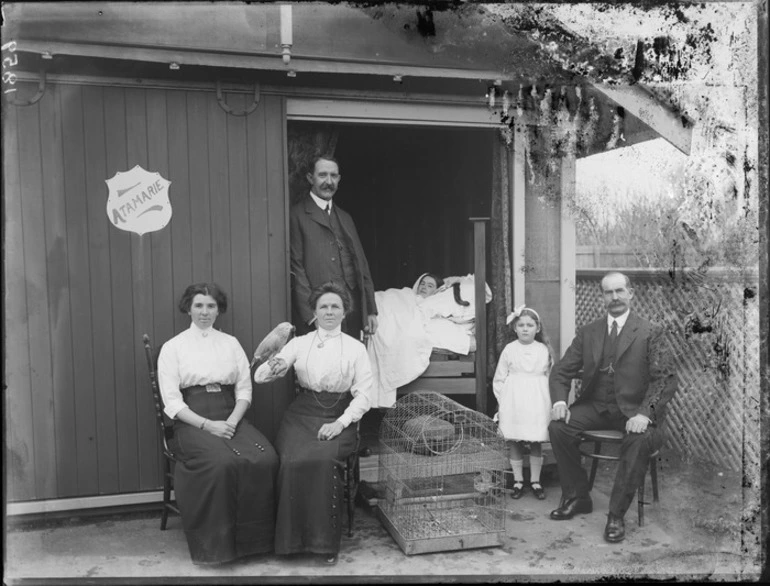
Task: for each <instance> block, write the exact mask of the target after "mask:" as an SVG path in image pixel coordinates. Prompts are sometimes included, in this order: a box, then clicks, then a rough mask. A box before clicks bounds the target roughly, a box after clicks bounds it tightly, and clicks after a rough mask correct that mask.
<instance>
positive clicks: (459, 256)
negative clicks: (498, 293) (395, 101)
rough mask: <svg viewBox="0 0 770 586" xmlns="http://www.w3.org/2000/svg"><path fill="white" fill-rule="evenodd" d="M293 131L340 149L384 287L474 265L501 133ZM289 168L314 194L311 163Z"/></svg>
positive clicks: (370, 432)
mask: <svg viewBox="0 0 770 586" xmlns="http://www.w3.org/2000/svg"><path fill="white" fill-rule="evenodd" d="M288 128H289V152H290V153H298V152H301V153H303V155H302V156H303V157H304V158H305V159H306V160H308V161H309V160H310V159H311V158H312V155H311V152H313V151H322V152H328V151H329V150H331V151H332V152H333V154H334V156H335V158H336V159H337V161H338V162H339V165H340V173H341V175H342V180H341V182H340V187H339V190H338V191H337V194H336V195H335V198H334V199H335V202H336V203H337V204H338V205H339V206H340V207H341V208H343V209H344V210H346V211H348V212H349V213H350V214H351V215H352V216H353V220H354V221H355V224H356V228H357V230H358V233H359V236H360V238H361V242H362V244H363V247H364V250H365V252H366V257H367V260H368V262H369V267H370V270H371V273H372V279H373V281H374V286H375V289H376V290H378V291H381V290H385V289H389V288H392V287H395V288H401V287H411V286H412V284H413V283H414V281H415V280H416V279H417V277H418V276H419V275H420V274H422V273H423V272H426V271H429V272H433V273H436V274H438V275H441V276H442V277H446V276H450V275H466V274H468V273H472V272H473V253H474V251H473V226H472V223H471V222H470V221H469V218H471V217H488V216H489V214H490V211H491V201H492V152H493V151H492V149H493V148H494V147H495V140H496V136H495V132H494V131H493V130H489V129H474V128H449V127H424V126H423V127H417V126H412V125H410V126H406V125H370V124H344V123H323V124H320V123H315V122H302V121H290V122H289V127H288ZM301 141H304V143H305V144H303V145H299V144H297V143H299V142H301ZM300 158H302V157H297V159H300ZM289 165H290V167H289V172H290V177H291V191H292V193H291V196H292V201H296V200H297V199H298V198H300V197H304V196H305V194H306V193H307V189H308V186H307V182H306V181H305V180H304V173H305V172H306V171H307V169H304V170H300V169H299V168H298V167H297V165H298V163H297V161H296V160H291V157H290V162H289ZM487 252H489V238H488V239H487ZM487 258H488V259H489V254H487ZM487 271H489V267H487ZM488 274H489V273H488ZM461 399H468V400H471V399H472V398H466V397H461ZM465 402H466V401H463V403H465ZM382 414H383V412H382V411H380V412H378V411H377V410H373V411H372V412H370V413H368V414H367V415H366V416H365V417H364V418H363V420H362V422H361V435H362V441H363V443H364V445H367V446H370V447H372V448H373V449H374V450H375V451H376V445H377V432H378V428H379V422H380V420H381V418H382Z"/></svg>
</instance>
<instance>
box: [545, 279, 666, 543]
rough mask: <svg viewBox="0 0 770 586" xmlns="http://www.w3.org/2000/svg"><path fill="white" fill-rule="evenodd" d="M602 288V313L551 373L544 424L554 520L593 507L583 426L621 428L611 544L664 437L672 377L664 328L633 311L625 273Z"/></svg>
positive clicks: (607, 531) (609, 528) (621, 534)
mask: <svg viewBox="0 0 770 586" xmlns="http://www.w3.org/2000/svg"><path fill="white" fill-rule="evenodd" d="M601 288H602V296H603V299H604V306H605V308H606V309H607V315H605V316H602V317H601V318H600V319H598V320H596V321H594V322H592V323H590V324H588V325H587V326H585V327H583V328H582V329H581V330H580V331H579V332H578V333H577V335H576V336H575V339H574V340H573V341H572V345H571V346H570V347H569V348H568V349H567V352H566V353H565V354H564V357H563V358H562V359H561V361H560V362H559V363H558V364H557V365H556V366H555V367H554V369H553V370H552V371H551V376H550V380H549V386H550V390H551V401H552V402H553V412H552V421H551V424H550V426H549V428H548V430H549V435H550V440H551V447H552V448H553V453H554V456H555V458H556V464H557V467H558V469H559V479H560V481H561V487H562V500H561V504H560V506H559V508H557V509H555V510H554V511H552V512H551V519H555V520H565V519H571V518H572V517H573V516H574V515H576V514H579V513H590V512H591V511H592V509H593V504H592V502H591V497H590V496H589V494H588V478H587V475H586V472H585V470H584V469H583V467H582V465H581V461H580V452H579V450H578V446H579V444H580V438H579V436H580V432H581V431H583V430H591V429H615V430H619V431H624V432H625V437H624V439H623V443H622V444H621V448H620V460H619V462H618V469H617V474H616V476H615V483H614V485H613V488H612V494H611V496H610V507H609V509H610V510H609V516H608V519H607V525H606V527H605V530H604V538H605V539H606V540H607V541H609V542H611V543H615V542H618V541H622V540H623V538H624V537H625V524H624V521H623V517H624V515H625V513H626V511H627V510H628V508H629V506H630V505H631V503H632V502H633V499H634V495H635V493H636V490H637V489H638V487H639V486H640V485H641V483H642V482H644V476H645V472H646V469H647V465H648V464H649V459H650V454H651V453H653V452H654V451H655V450H656V449H658V448H660V446H661V445H662V444H663V441H664V439H665V438H664V432H663V424H664V421H665V406H666V403H668V401H669V400H671V397H672V396H673V395H674V392H675V391H676V388H677V382H676V373H675V371H674V366H673V361H672V360H671V356H670V355H669V354H668V353H667V352H666V349H665V347H664V344H663V332H662V329H661V328H660V327H659V326H657V325H655V324H653V323H651V322H650V321H648V320H646V319H643V318H641V317H639V316H638V315H637V314H636V313H634V312H632V311H630V308H631V302H632V300H633V298H634V290H633V289H632V288H631V283H630V281H629V280H628V277H627V276H626V275H624V274H622V273H617V272H611V273H607V274H606V275H605V276H604V278H603V279H602V282H601ZM581 371H582V385H581V389H582V392H581V393H580V396H579V398H578V399H577V400H576V401H575V402H574V403H573V404H572V405H571V406H569V407H568V406H567V398H568V396H569V391H570V388H571V383H572V379H574V378H577V377H578V375H579V374H580V373H581Z"/></svg>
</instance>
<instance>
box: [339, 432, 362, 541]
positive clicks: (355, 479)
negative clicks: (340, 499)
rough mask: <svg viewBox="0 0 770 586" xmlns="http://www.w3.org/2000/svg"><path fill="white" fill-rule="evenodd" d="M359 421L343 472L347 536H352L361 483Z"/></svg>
mask: <svg viewBox="0 0 770 586" xmlns="http://www.w3.org/2000/svg"><path fill="white" fill-rule="evenodd" d="M360 424H361V422H360V421H358V422H356V449H355V450H353V452H352V453H351V454H350V455H349V456H348V457H347V460H346V461H345V470H344V472H343V475H344V481H345V492H344V495H345V502H346V503H347V507H348V537H353V518H354V516H355V509H356V497H357V496H358V487H359V485H360V483H361V461H360V456H361V425H360Z"/></svg>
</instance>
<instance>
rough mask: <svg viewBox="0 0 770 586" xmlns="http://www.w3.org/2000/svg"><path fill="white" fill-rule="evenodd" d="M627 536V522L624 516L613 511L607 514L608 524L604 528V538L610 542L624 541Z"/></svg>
mask: <svg viewBox="0 0 770 586" xmlns="http://www.w3.org/2000/svg"><path fill="white" fill-rule="evenodd" d="M625 537H626V524H625V523H624V522H623V517H616V516H615V515H613V514H612V513H610V514H609V515H607V526H606V527H605V528H604V539H605V540H606V541H609V542H610V543H617V542H619V541H623V539H625Z"/></svg>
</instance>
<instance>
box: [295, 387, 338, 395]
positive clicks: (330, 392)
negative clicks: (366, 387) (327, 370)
mask: <svg viewBox="0 0 770 586" xmlns="http://www.w3.org/2000/svg"><path fill="white" fill-rule="evenodd" d="M297 392H298V393H307V394H309V395H322V396H323V395H326V396H328V395H340V396H342V397H344V396H345V395H348V394H350V391H342V392H341V393H335V392H334V391H314V390H313V389H306V388H305V387H301V386H299V385H297Z"/></svg>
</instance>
